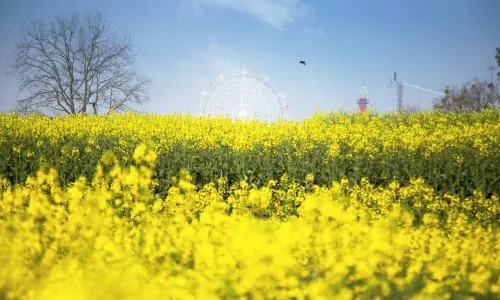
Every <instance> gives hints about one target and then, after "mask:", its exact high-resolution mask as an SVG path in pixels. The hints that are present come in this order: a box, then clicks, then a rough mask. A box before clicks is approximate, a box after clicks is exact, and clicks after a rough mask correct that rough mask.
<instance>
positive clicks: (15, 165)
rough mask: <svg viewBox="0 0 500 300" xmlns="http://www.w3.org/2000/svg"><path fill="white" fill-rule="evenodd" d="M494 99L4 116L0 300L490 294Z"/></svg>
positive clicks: (497, 271) (498, 259)
mask: <svg viewBox="0 0 500 300" xmlns="http://www.w3.org/2000/svg"><path fill="white" fill-rule="evenodd" d="M499 144H500V111H499V110H485V111H484V112H482V113H469V114H441V113H439V112H432V113H431V112H422V113H416V114H411V115H404V114H378V113H374V112H368V113H366V114H363V115H357V114H353V113H350V112H336V113H330V114H323V113H319V112H317V113H316V115H315V116H314V117H312V118H310V119H305V120H303V121H302V122H293V121H286V122H285V121H282V122H277V123H273V124H267V123H263V122H257V121H236V122H232V121H231V120H230V119H223V118H202V117H191V116H183V115H170V116H156V115H138V114H125V115H119V114H111V115H108V116H68V117H57V118H48V117H42V116H37V115H29V116H19V115H14V114H3V115H2V114H0V155H1V159H0V266H1V267H0V299H75V298H76V299H123V298H132V299H221V298H222V299H355V298H356V299H359V298H361V299H377V298H392V299H410V298H411V299H468V298H470V299H473V298H485V299H498V298H500V236H499V226H498V224H499V221H500V198H499V194H500V164H498V162H499V161H500V150H499V149H500V147H499Z"/></svg>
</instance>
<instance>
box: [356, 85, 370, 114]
mask: <svg viewBox="0 0 500 300" xmlns="http://www.w3.org/2000/svg"><path fill="white" fill-rule="evenodd" d="M358 95H359V98H358V99H357V100H356V104H358V105H359V113H360V114H362V113H364V112H365V110H366V108H367V107H368V103H369V102H370V100H368V95H369V93H368V90H367V89H366V87H365V83H364V82H363V85H362V86H361V91H359V93H358Z"/></svg>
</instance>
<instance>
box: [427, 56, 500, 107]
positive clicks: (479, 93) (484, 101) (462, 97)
mask: <svg viewBox="0 0 500 300" xmlns="http://www.w3.org/2000/svg"><path fill="white" fill-rule="evenodd" d="M495 59H496V62H497V66H498V67H500V47H499V48H496V55H495ZM496 68H497V67H495V66H491V67H489V68H488V70H489V71H490V72H491V78H490V81H489V82H488V80H484V79H479V78H477V77H475V78H473V80H472V81H470V82H467V83H466V84H464V86H463V87H462V88H461V89H451V88H450V87H448V86H447V87H445V89H444V96H443V97H442V98H440V99H436V100H435V101H434V109H437V110H442V111H445V112H467V111H478V112H479V111H482V110H483V109H487V108H494V107H499V106H500V88H499V86H500V71H499V72H498V73H497V74H496V78H494V76H493V71H494V70H495V69H496Z"/></svg>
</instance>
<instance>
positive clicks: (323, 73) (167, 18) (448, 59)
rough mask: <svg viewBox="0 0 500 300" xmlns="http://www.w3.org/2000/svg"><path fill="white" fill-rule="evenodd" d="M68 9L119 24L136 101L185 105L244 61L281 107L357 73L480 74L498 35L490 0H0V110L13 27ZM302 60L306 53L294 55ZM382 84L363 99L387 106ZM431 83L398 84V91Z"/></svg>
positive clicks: (343, 97)
mask: <svg viewBox="0 0 500 300" xmlns="http://www.w3.org/2000/svg"><path fill="white" fill-rule="evenodd" d="M73 10H77V11H79V12H82V13H86V12H90V11H99V12H101V13H102V14H103V15H104V16H105V17H106V18H107V20H108V21H109V22H110V24H111V26H112V30H114V31H116V32H117V33H118V34H126V33H130V34H131V35H132V37H133V38H134V42H135V44H136V47H135V53H136V54H137V58H138V59H139V62H138V67H139V70H140V72H141V73H142V74H144V75H146V76H148V77H149V78H151V79H152V86H151V89H150V96H151V103H149V104H147V105H145V106H144V107H143V109H142V110H143V111H146V112H156V113H160V114H168V113H176V112H180V113H187V112H192V113H196V112H198V111H199V107H198V106H197V105H196V103H197V102H198V101H199V100H200V95H201V92H202V91H203V90H209V89H210V86H209V82H210V81H211V80H215V79H217V77H218V76H219V74H220V73H228V72H230V71H231V70H232V69H235V70H238V69H241V68H243V67H245V68H246V69H247V70H248V71H249V72H253V71H254V70H258V71H259V74H261V75H262V76H264V75H268V76H269V77H270V81H271V82H272V83H273V84H274V83H277V84H279V88H278V90H279V91H280V92H283V93H285V94H286V99H285V102H286V103H287V104H289V105H290V110H289V111H288V113H289V116H291V117H292V118H293V119H299V118H301V117H304V116H309V115H311V114H312V112H313V110H314V106H315V104H317V105H318V108H319V109H321V110H336V109H340V108H341V107H343V108H344V109H353V108H355V107H356V97H357V93H358V91H359V90H360V88H361V84H362V82H365V84H366V87H367V89H368V91H369V92H370V93H372V94H375V93H376V92H377V91H378V90H379V89H380V88H382V87H383V86H384V85H386V84H388V83H390V79H391V78H392V76H393V73H394V71H397V72H398V79H401V80H403V81H404V82H407V83H409V84H413V85H417V86H421V87H424V88H427V89H431V90H437V91H442V89H443V88H444V86H445V85H449V86H452V87H453V86H456V87H460V86H461V85H462V84H463V83H464V82H465V81H467V80H470V79H472V78H473V77H475V76H477V77H480V78H488V79H489V77H490V73H489V72H488V71H487V67H488V66H491V65H494V64H495V59H494V56H495V48H496V47H500V17H498V14H499V12H500V1H499V0H439V1H438V0H405V1H402V0H378V1H375V0H373V1H372V0H365V1H361V0H349V1H346V0H341V1H335V0H321V1H319V0H317V1H312V0H311V1H305V0H164V1H148V0H143V1H132V0H106V1H103V0H85V1H76V0H73V1H68V0H31V1H29V0H0V110H4V111H8V110H11V109H14V108H15V99H16V96H17V87H18V86H17V82H16V80H15V79H14V78H11V77H10V76H7V75H6V74H5V73H6V71H7V67H6V65H7V63H8V59H9V57H10V55H11V54H12V52H13V50H14V48H15V44H16V41H17V40H18V38H19V33H20V28H21V27H22V26H25V25H28V24H29V22H30V21H34V20H37V19H47V20H51V19H53V18H54V17H55V16H56V15H57V14H66V13H70V12H71V11H73ZM299 60H306V61H307V65H306V66H303V65H301V64H299V63H298V61H299ZM391 96H395V89H394V88H386V89H385V90H384V91H383V93H382V94H381V95H380V96H379V97H378V98H376V99H372V100H371V104H372V105H373V106H374V107H375V108H377V109H378V110H380V111H387V110H389V109H394V108H395V107H396V100H395V99H389V98H388V97H391ZM434 97H435V95H434V94H431V93H427V92H420V91H419V90H416V89H414V88H405V90H404V101H405V102H406V103H408V102H411V103H413V104H418V103H420V104H421V107H422V108H425V107H426V106H430V105H431V103H432V99H433V98H434Z"/></svg>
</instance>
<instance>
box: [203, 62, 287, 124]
mask: <svg viewBox="0 0 500 300" xmlns="http://www.w3.org/2000/svg"><path fill="white" fill-rule="evenodd" d="M209 85H210V89H209V90H208V91H203V92H202V93H201V100H200V101H199V102H198V106H200V107H201V111H202V112H201V114H202V115H204V116H207V115H211V116H217V115H224V116H229V117H231V118H232V119H233V120H235V119H255V120H260V121H268V122H273V121H276V120H278V119H288V118H287V117H286V116H285V115H284V111H285V110H288V108H289V105H288V104H283V103H282V101H283V100H284V99H285V94H284V93H279V92H278V91H277V89H278V87H279V85H278V84H271V83H270V80H269V76H264V77H263V78H260V77H259V73H258V72H257V71H254V72H253V73H252V74H248V72H247V70H245V69H243V70H241V71H238V72H236V71H234V70H233V71H231V72H230V73H229V74H227V75H224V74H220V75H219V77H218V78H217V80H214V81H210V82H209Z"/></svg>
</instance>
